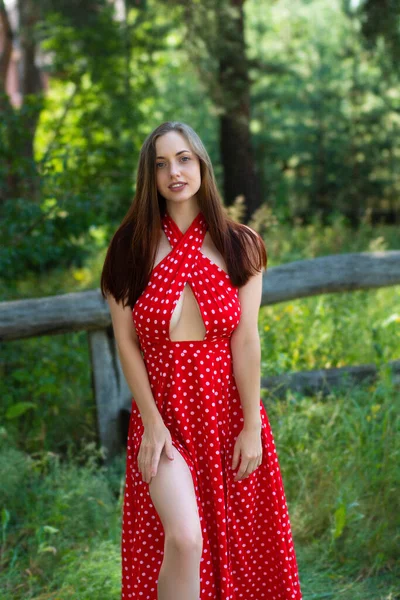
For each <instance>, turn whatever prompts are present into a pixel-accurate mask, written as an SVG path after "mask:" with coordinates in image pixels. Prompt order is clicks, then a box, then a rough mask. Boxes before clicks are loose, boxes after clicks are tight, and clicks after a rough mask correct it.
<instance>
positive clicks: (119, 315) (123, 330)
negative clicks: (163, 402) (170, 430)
mask: <svg viewBox="0 0 400 600" xmlns="http://www.w3.org/2000/svg"><path fill="white" fill-rule="evenodd" d="M107 302H108V305H109V307H110V313H111V320H112V324H113V329H114V336H115V340H116V343H117V351H118V356H119V359H120V361H121V367H122V370H123V372H124V375H125V378H126V382H127V384H128V386H129V389H130V390H131V392H132V396H133V398H134V400H135V402H136V404H137V406H138V408H139V412H140V416H141V418H142V422H143V425H144V427H151V426H153V425H157V424H158V423H159V422H162V423H163V419H162V417H161V414H160V412H159V410H158V408H157V405H156V403H155V400H154V397H153V393H152V390H151V387H150V381H149V376H148V373H147V369H146V365H145V362H144V360H143V357H142V353H141V351H140V344H139V339H138V336H137V333H136V330H135V327H134V324H133V321H132V309H131V308H130V307H129V306H128V305H127V306H125V308H123V307H122V302H119V303H117V302H116V300H115V298H114V296H112V295H111V294H107Z"/></svg>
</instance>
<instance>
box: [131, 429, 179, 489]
mask: <svg viewBox="0 0 400 600" xmlns="http://www.w3.org/2000/svg"><path fill="white" fill-rule="evenodd" d="M164 446H165V453H166V455H167V456H168V458H169V459H170V460H173V459H174V453H173V446H172V440H171V434H170V432H169V429H168V428H167V427H166V426H165V425H164V422H163V421H160V422H157V423H156V424H154V425H148V426H147V427H145V428H144V432H143V435H142V441H141V442H140V448H139V453H138V467H139V471H140V472H141V474H142V478H143V481H145V482H146V483H150V481H151V479H152V477H155V476H156V475H157V469H158V463H159V462H160V456H161V453H162V451H163V448H164Z"/></svg>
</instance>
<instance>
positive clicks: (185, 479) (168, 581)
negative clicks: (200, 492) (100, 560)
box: [149, 447, 203, 600]
mask: <svg viewBox="0 0 400 600" xmlns="http://www.w3.org/2000/svg"><path fill="white" fill-rule="evenodd" d="M173 452H174V457H175V458H174V460H170V459H169V458H168V457H167V456H166V454H165V450H164V451H163V452H162V454H161V457H160V462H159V465H158V470H157V475H156V476H155V477H153V478H152V480H151V481H150V484H149V491H150V496H151V499H152V501H153V504H154V507H155V509H156V511H157V513H158V515H159V517H160V519H161V522H162V524H163V527H164V533H165V544H164V560H163V562H162V565H161V569H160V573H159V576H158V584H157V589H158V600H199V598H200V559H201V555H202V547H203V538H202V532H201V526H200V519H199V513H198V508H197V502H196V495H195V490H194V486H193V480H192V475H191V472H190V469H189V467H188V465H187V463H186V461H185V459H184V458H183V456H182V455H181V454H180V452H179V451H178V450H177V449H176V448H175V447H174V449H173Z"/></svg>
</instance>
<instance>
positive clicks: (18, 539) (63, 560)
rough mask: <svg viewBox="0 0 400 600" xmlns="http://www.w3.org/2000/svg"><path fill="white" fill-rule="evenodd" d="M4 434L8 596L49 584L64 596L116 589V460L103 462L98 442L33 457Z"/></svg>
mask: <svg viewBox="0 0 400 600" xmlns="http://www.w3.org/2000/svg"><path fill="white" fill-rule="evenodd" d="M1 435H2V437H1V447H0V467H1V472H2V486H1V490H0V509H1V517H2V533H3V535H2V547H1V567H2V568H1V570H0V587H1V589H2V594H3V595H2V598H4V599H10V600H11V598H12V599H13V600H19V599H21V600H22V599H24V600H25V599H26V598H42V595H41V593H42V592H43V591H44V590H46V591H47V592H49V593H51V591H53V592H57V598H90V597H91V598H93V597H96V598H99V599H101V598H104V600H105V599H106V598H109V597H110V595H108V596H107V594H110V593H112V592H114V594H115V596H116V592H117V590H118V578H119V572H120V564H119V563H120V557H119V555H118V547H119V546H118V536H119V527H120V523H119V518H120V508H121V506H120V500H118V499H117V501H116V495H115V491H114V490H113V488H112V486H111V485H110V483H109V480H110V479H112V478H115V475H114V474H113V472H114V470H115V468H114V467H110V468H109V469H105V468H104V467H100V466H99V464H98V463H99V461H98V458H99V457H98V453H97V452H95V451H94V447H93V446H88V447H87V448H86V449H84V450H83V451H82V452H81V453H79V454H76V455H75V456H74V457H72V456H70V457H69V460H68V463H63V462H62V461H61V460H60V457H59V456H58V455H57V454H54V453H50V452H46V453H42V454H40V455H39V456H37V457H36V458H35V459H33V458H31V457H29V456H28V455H25V454H24V453H22V452H21V451H19V450H17V449H16V448H13V447H12V445H11V446H10V439H9V437H8V436H7V434H6V433H5V431H4V430H2V432H1ZM116 465H117V466H118V469H119V471H118V472H119V475H118V477H119V478H120V477H121V470H120V469H121V466H120V464H119V463H116ZM118 491H119V490H118ZM59 593H60V594H61V595H60V596H59V595H58V594H59ZM90 593H92V596H90ZM38 594H39V595H38ZM84 594H86V595H84ZM47 597H48V598H49V597H53V596H52V595H50V596H47Z"/></svg>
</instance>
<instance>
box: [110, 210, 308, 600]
mask: <svg viewBox="0 0 400 600" xmlns="http://www.w3.org/2000/svg"><path fill="white" fill-rule="evenodd" d="M162 227H163V229H164V231H165V234H166V236H167V238H168V240H169V243H170V245H171V248H172V249H171V251H170V252H169V254H168V255H167V256H166V257H165V258H164V259H163V260H161V262H160V263H159V264H157V265H156V267H155V268H154V269H153V271H152V274H151V277H150V280H149V282H148V284H147V286H146V289H145V290H144V291H143V293H142V295H141V296H140V298H139V299H138V300H137V302H136V304H135V306H134V308H133V313H132V316H133V322H134V325H135V328H136V331H137V333H138V337H139V341H140V346H141V349H142V355H143V359H144V361H145V364H146V368H147V371H148V376H149V381H150V385H151V389H152V392H153V396H154V400H155V402H156V404H157V407H158V409H159V411H160V414H161V416H162V418H163V421H164V423H165V425H166V427H167V428H168V430H169V431H170V433H171V437H172V443H173V446H174V448H175V449H176V450H177V451H178V452H180V453H181V455H182V456H183V458H184V459H185V460H186V462H187V464H188V466H189V468H190V471H191V474H192V478H193V485H194V489H195V493H196V499H197V505H198V511H199V516H200V524H201V528H202V532H203V553H202V557H201V562H200V589H201V593H200V600H239V599H241V600H261V599H263V598H264V599H266V600H289V599H290V600H292V599H294V600H301V591H300V585H299V578H298V570H297V563H296V556H295V551H294V547H293V541H292V533H291V529H290V521H289V515H288V509H287V504H286V500H285V494H284V489H283V484H282V479H281V474H280V470H279V464H278V458H277V454H276V450H275V445H274V439H273V436H272V432H271V428H270V424H269V421H268V417H267V413H266V411H265V408H264V406H263V404H262V402H261V399H260V414H261V419H262V430H261V438H262V447H263V461H262V464H261V465H260V466H259V467H258V468H257V469H256V470H255V471H254V472H253V473H252V474H251V475H249V476H248V477H247V478H245V479H243V480H242V481H237V482H235V481H234V476H235V475H236V473H237V471H238V469H239V466H237V467H236V469H235V470H232V468H231V465H232V457H233V449H234V444H235V441H236V438H237V436H238V434H239V433H240V431H241V429H242V427H243V413H242V408H241V403H240V397H239V393H238V389H237V387H236V385H235V377H234V374H233V368H232V354H231V349H230V336H231V334H232V332H233V331H234V329H235V328H236V327H237V325H238V323H239V320H240V314H241V309H240V302H239V297H238V288H237V287H235V286H233V285H232V283H231V280H230V278H229V275H228V274H227V273H226V272H225V271H224V270H223V269H221V268H220V267H219V266H217V265H216V264H215V263H213V262H212V261H211V260H210V259H209V258H208V257H206V256H205V255H204V254H203V253H202V251H201V246H202V243H203V239H204V236H205V233H206V231H207V223H206V221H205V217H204V215H203V213H202V212H200V213H198V215H197V217H195V219H194V220H193V221H192V223H191V225H190V226H189V228H188V229H187V231H186V232H185V233H184V234H183V233H182V232H181V231H180V230H179V228H178V226H177V225H176V223H175V222H174V221H173V220H172V218H171V217H170V216H169V214H168V213H165V214H164V216H163V218H162ZM186 283H188V284H189V285H190V286H191V290H192V292H193V295H194V297H195V298H196V300H197V303H198V308H199V311H200V314H201V317H202V319H203V323H204V326H205V330H206V333H205V336H204V339H202V340H196V341H186V340H185V341H173V340H171V339H170V322H171V317H172V315H173V312H174V308H175V307H176V305H177V303H178V300H179V298H180V296H181V295H182V292H183V288H184V286H185V284H186ZM142 434H143V424H142V421H141V417H140V413H139V410H138V407H137V405H136V403H135V400H134V398H132V412H131V418H130V426H129V436H128V447H127V464H126V484H125V493H124V506H123V527H122V540H121V550H122V596H121V598H122V599H123V600H129V599H134V600H157V579H158V573H159V570H160V567H161V563H162V560H163V549H164V531H163V526H162V523H161V520H160V518H159V516H158V513H157V512H156V510H155V508H154V505H153V503H152V500H151V497H150V493H149V484H148V483H145V482H144V481H143V479H142V475H141V473H140V471H139V470H138V465H137V455H138V452H139V448H140V443H141V439H142Z"/></svg>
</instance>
